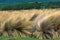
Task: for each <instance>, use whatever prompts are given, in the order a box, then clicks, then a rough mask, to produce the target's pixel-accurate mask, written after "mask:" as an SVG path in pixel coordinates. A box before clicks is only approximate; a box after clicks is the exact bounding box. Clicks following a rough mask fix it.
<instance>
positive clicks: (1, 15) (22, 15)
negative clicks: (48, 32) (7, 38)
mask: <svg viewBox="0 0 60 40" xmlns="http://www.w3.org/2000/svg"><path fill="white" fill-rule="evenodd" d="M54 13H58V14H59V13H60V10H59V9H43V10H35V9H33V10H19V11H0V31H3V29H4V28H5V23H7V22H9V21H11V22H12V24H15V23H17V22H18V21H19V20H20V21H21V22H22V25H21V26H24V27H25V28H27V29H29V28H30V27H32V26H33V25H35V24H36V25H37V24H38V26H40V23H39V21H40V20H41V19H42V18H41V19H39V17H40V16H42V17H44V16H47V17H48V16H49V14H54ZM35 14H38V17H36V19H35V20H34V21H29V20H30V19H31V18H32V17H33V15H35ZM37 20H38V21H37ZM33 23H34V24H33ZM19 25H20V24H19ZM16 28H18V26H17V27H16ZM37 29H39V27H38V28H37ZM23 31H24V32H27V33H28V34H30V32H28V31H25V30H23ZM16 34H17V33H16ZM6 35H7V33H6ZM23 35H24V34H23ZM34 35H37V34H36V32H35V33H34Z"/></svg>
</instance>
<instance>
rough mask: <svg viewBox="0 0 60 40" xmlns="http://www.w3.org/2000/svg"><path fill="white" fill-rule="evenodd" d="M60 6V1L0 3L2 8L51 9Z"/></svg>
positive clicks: (0, 8)
mask: <svg viewBox="0 0 60 40" xmlns="http://www.w3.org/2000/svg"><path fill="white" fill-rule="evenodd" d="M51 8H53V9H54V8H60V2H43V3H40V2H34V3H22V4H15V5H13V4H12V5H0V10H21V9H22V10H25V9H51Z"/></svg>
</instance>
